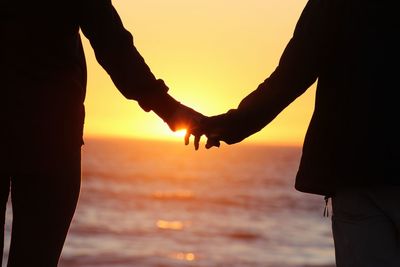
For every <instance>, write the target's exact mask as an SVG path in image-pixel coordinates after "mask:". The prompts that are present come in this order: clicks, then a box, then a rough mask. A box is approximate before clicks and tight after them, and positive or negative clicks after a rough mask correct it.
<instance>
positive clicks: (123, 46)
mask: <svg viewBox="0 0 400 267" xmlns="http://www.w3.org/2000/svg"><path fill="white" fill-rule="evenodd" d="M80 31H81V32H82V33H83V34H84V35H85V36H86V37H87V38H88V39H89V41H90V44H91V46H92V47H93V49H94V52H95V55H96V58H97V60H98V62H99V63H100V64H101V66H102V67H103V68H104V69H105V70H106V71H107V73H108V74H109V75H110V77H111V79H112V80H113V82H114V84H115V85H116V87H117V88H118V89H119V90H120V92H121V93H122V94H123V95H124V96H125V97H126V98H128V99H133V100H136V101H138V102H139V104H140V106H141V107H142V108H143V109H144V110H146V111H150V110H154V111H155V112H156V113H157V114H158V115H160V116H161V117H162V118H163V119H166V118H167V117H168V116H169V115H170V114H171V113H172V112H173V111H174V110H175V108H176V107H177V104H178V103H177V102H176V101H175V100H174V99H173V98H171V97H170V96H169V95H168V94H167V91H168V88H167V86H166V85H165V84H164V82H163V81H162V80H158V79H156V78H155V76H154V75H153V74H152V72H151V71H150V69H149V67H148V66H147V64H146V63H145V61H144V59H143V58H142V57H141V55H140V54H139V52H138V51H137V50H136V48H135V46H134V44H133V38H132V35H131V34H130V33H129V32H128V31H127V30H126V29H125V28H124V26H123V24H122V22H121V20H120V17H119V16H118V14H117V12H116V11H115V9H114V7H113V6H112V3H111V1H110V0H57V1H53V0H37V1H30V0H29V1H28V0H20V1H5V0H0V38H1V39H0V80H1V83H0V93H1V100H0V101H1V104H0V122H1V125H2V126H3V129H7V133H2V134H1V135H2V136H1V137H2V140H4V139H12V140H11V141H12V142H21V141H22V142H24V143H25V145H27V146H29V144H33V143H37V144H42V145H45V144H50V143H51V142H49V141H51V140H53V141H54V140H55V139H57V140H68V142H70V143H76V144H79V145H80V144H81V142H82V131H83V122H84V99H85V91H86V78H87V77H86V75H87V74H86V63H85V56H84V51H83V49H82V43H81V36H80ZM105 108H106V107H105ZM4 135H6V136H4Z"/></svg>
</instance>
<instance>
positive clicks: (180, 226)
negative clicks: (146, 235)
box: [157, 220, 184, 230]
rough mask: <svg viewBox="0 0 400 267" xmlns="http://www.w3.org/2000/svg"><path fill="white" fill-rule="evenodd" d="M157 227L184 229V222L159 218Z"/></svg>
mask: <svg viewBox="0 0 400 267" xmlns="http://www.w3.org/2000/svg"><path fill="white" fill-rule="evenodd" d="M157 227H158V228H159V229H163V230H182V229H183V227H184V224H183V222H181V221H165V220H158V221H157Z"/></svg>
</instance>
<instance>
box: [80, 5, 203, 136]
mask: <svg viewBox="0 0 400 267" xmlns="http://www.w3.org/2000/svg"><path fill="white" fill-rule="evenodd" d="M80 4H81V9H80V14H79V21H80V22H79V23H80V27H81V30H82V32H83V34H84V35H85V36H86V37H87V38H88V39H89V41H90V44H91V46H92V47H93V50H94V52H95V55H96V59H97V61H98V62H99V64H100V65H101V66H102V67H103V68H104V69H105V70H106V71H107V73H108V74H109V75H110V77H111V79H112V81H113V82H114V84H115V85H116V87H117V88H118V90H119V91H120V92H121V93H122V94H123V95H124V96H125V97H126V98H128V99H132V100H136V101H138V103H139V105H140V106H141V107H142V108H143V109H144V110H145V111H146V112H149V111H151V110H152V111H154V112H155V113H156V114H157V115H158V116H159V117H161V118H162V119H163V120H164V121H165V122H166V123H167V124H168V126H169V127H170V129H171V130H173V131H176V130H178V129H180V128H182V127H183V125H184V127H190V125H191V124H193V122H194V121H197V120H198V119H199V118H200V117H201V116H202V115H201V114H200V113H198V112H195V111H194V110H192V109H189V108H188V107H186V106H184V105H182V104H181V103H179V102H178V101H176V100H175V99H174V98H173V97H172V96H170V95H169V94H168V87H167V86H166V85H165V83H164V81H163V80H161V79H157V78H156V77H155V76H154V75H153V73H152V72H151V70H150V68H149V66H148V65H147V64H146V62H145V60H144V59H143V57H142V56H141V55H140V53H139V52H138V50H137V49H136V47H135V45H134V43H133V37H132V35H131V33H130V32H129V31H128V30H126V29H125V28H124V26H123V23H122V21H121V19H120V17H119V15H118V13H117V11H116V10H115V8H114V7H113V5H112V3H111V0H82V1H81V2H80Z"/></svg>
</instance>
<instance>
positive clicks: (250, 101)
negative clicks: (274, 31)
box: [211, 0, 327, 144]
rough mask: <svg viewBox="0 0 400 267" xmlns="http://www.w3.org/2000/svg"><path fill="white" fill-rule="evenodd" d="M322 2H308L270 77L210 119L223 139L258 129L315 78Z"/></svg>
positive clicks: (230, 141)
mask: <svg viewBox="0 0 400 267" xmlns="http://www.w3.org/2000/svg"><path fill="white" fill-rule="evenodd" d="M324 2H325V1H324V0H310V1H309V2H308V3H307V5H306V7H305V8H304V10H303V12H302V14H301V16H300V18H299V20H298V22H297V25H296V28H295V31H294V34H293V36H292V38H291V40H290V41H289V43H288V44H287V46H286V48H285V50H284V52H283V54H282V56H281V58H280V61H279V65H278V66H277V68H276V69H275V71H274V72H273V73H272V74H271V75H270V77H268V78H267V79H266V80H265V81H264V82H263V83H261V84H260V85H259V86H258V88H257V89H256V90H254V91H253V92H251V93H250V94H249V95H248V96H246V97H245V98H244V99H243V100H242V101H241V102H240V104H239V106H238V108H237V109H232V110H229V111H228V112H227V113H225V114H222V115H219V116H215V117H214V118H213V120H214V121H213V120H211V122H212V124H214V125H218V124H219V127H221V128H222V129H224V130H223V131H222V132H223V134H222V136H221V137H222V140H224V141H225V142H227V143H228V144H233V143H237V142H240V141H242V140H243V139H245V138H246V137H248V136H250V135H252V134H254V133H256V132H258V131H260V130H261V129H262V128H263V127H265V126H266V125H267V124H268V123H270V122H271V121H272V120H273V119H274V118H275V117H276V116H277V115H278V114H279V113H280V112H281V111H282V110H284V109H285V108H286V107H287V106H288V105H289V104H290V103H292V102H293V101H294V100H295V99H296V98H297V97H298V96H300V95H301V94H303V93H304V92H305V91H306V90H307V89H308V88H309V87H310V86H311V85H312V84H313V83H314V82H315V81H316V80H317V78H318V75H319V73H318V72H319V64H320V62H321V57H322V55H323V53H322V49H323V46H324V45H323V42H325V41H326V35H327V32H325V26H326V18H325V17H324V15H325V12H326V6H325V4H324Z"/></svg>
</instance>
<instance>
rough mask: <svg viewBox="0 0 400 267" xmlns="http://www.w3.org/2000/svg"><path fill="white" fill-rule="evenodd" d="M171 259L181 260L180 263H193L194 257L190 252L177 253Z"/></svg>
mask: <svg viewBox="0 0 400 267" xmlns="http://www.w3.org/2000/svg"><path fill="white" fill-rule="evenodd" d="M172 258H174V259H177V260H181V261H195V260H196V255H195V254H194V253H191V252H188V253H184V252H179V253H176V254H174V255H172Z"/></svg>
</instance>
